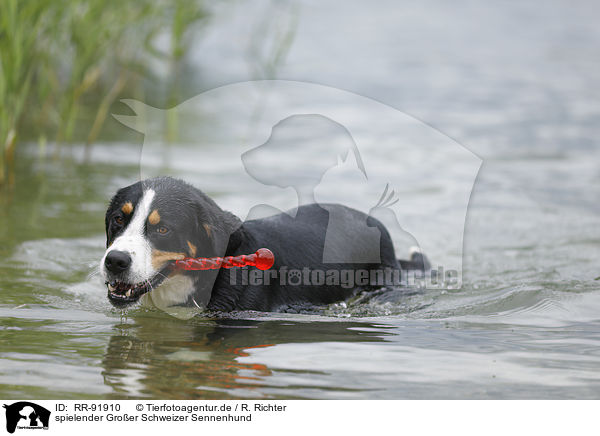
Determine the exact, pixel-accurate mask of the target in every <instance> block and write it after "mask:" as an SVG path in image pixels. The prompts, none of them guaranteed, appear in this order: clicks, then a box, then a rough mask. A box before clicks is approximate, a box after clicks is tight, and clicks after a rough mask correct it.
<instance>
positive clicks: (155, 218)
mask: <svg viewBox="0 0 600 436" xmlns="http://www.w3.org/2000/svg"><path fill="white" fill-rule="evenodd" d="M148 222H149V223H150V224H152V225H153V226H155V225H156V224H158V223H159V222H160V214H159V213H158V210H156V209H154V210H153V211H152V213H151V214H150V216H148Z"/></svg>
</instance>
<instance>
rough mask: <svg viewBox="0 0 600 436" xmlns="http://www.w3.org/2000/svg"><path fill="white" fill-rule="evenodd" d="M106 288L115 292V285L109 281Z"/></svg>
mask: <svg viewBox="0 0 600 436" xmlns="http://www.w3.org/2000/svg"><path fill="white" fill-rule="evenodd" d="M108 290H109V291H110V292H115V287H114V286H113V285H111V284H110V283H109V284H108Z"/></svg>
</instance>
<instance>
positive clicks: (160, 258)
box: [152, 250, 185, 270]
mask: <svg viewBox="0 0 600 436" xmlns="http://www.w3.org/2000/svg"><path fill="white" fill-rule="evenodd" d="M183 258H185V253H175V252H173V251H161V250H152V267H153V268H154V269H156V270H158V269H160V268H161V267H162V266H163V265H164V264H165V263H166V262H168V261H170V260H181V259H183Z"/></svg>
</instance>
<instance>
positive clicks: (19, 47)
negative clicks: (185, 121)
mask: <svg viewBox="0 0 600 436" xmlns="http://www.w3.org/2000/svg"><path fill="white" fill-rule="evenodd" d="M206 19H207V12H206V10H205V7H204V4H203V2H202V1H200V0H175V1H160V0H0V185H2V184H5V183H7V182H8V183H11V182H12V180H13V178H14V175H12V174H11V171H12V168H13V165H12V161H13V156H14V151H15V148H16V146H17V144H18V141H19V140H20V139H28V140H31V139H39V141H40V144H45V143H46V141H47V139H48V138H51V139H54V140H55V141H56V142H57V143H59V144H60V143H65V142H67V143H68V142H72V141H73V140H75V139H77V140H78V141H82V142H87V143H88V144H89V143H91V142H93V141H94V140H95V139H96V138H97V136H98V134H99V132H100V130H101V129H102V125H103V123H104V120H105V119H106V116H107V113H108V111H109V108H110V105H111V103H112V102H113V101H115V100H116V99H118V98H119V97H121V96H122V95H123V91H124V90H125V89H127V92H128V94H127V96H129V97H131V96H132V94H133V95H135V93H136V89H137V88H138V87H139V86H141V85H140V83H142V82H143V81H144V80H146V79H148V78H149V77H151V76H152V71H151V69H150V66H149V62H148V60H149V59H154V60H155V59H156V58H160V59H161V60H163V61H166V62H167V63H168V65H169V68H170V70H171V72H172V77H171V83H172V84H173V85H172V86H170V88H171V89H170V91H169V96H168V101H167V102H165V103H167V104H168V103H173V102H175V101H176V100H177V98H178V92H177V83H179V80H178V74H179V73H178V71H180V69H181V67H180V64H181V62H182V59H183V58H184V55H185V53H186V51H187V49H188V45H189V34H190V29H192V28H193V27H194V25H197V24H203V22H204V21H206ZM161 33H166V34H168V35H170V41H171V45H170V47H169V49H167V50H166V51H163V52H161V51H158V50H157V49H156V48H155V46H154V40H155V37H156V36H157V35H159V34H161Z"/></svg>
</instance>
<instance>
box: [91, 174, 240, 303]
mask: <svg viewBox="0 0 600 436" xmlns="http://www.w3.org/2000/svg"><path fill="white" fill-rule="evenodd" d="M105 224H106V246H107V250H106V253H105V254H104V256H103V258H102V261H101V263H100V271H101V274H102V277H103V279H104V281H105V283H106V285H107V287H108V298H109V300H110V301H111V302H112V303H113V305H115V306H118V307H122V306H126V305H128V304H131V303H134V302H136V301H138V300H139V299H140V297H142V296H143V295H145V294H147V293H148V292H151V291H154V292H156V291H159V290H160V291H161V292H163V291H165V290H168V293H169V294H171V295H167V296H163V298H166V299H168V300H169V301H170V302H171V303H173V304H182V303H185V302H186V301H187V300H188V298H189V297H190V294H191V293H193V292H196V291H198V289H199V288H204V291H205V292H209V293H210V290H211V289H212V283H205V284H204V285H205V286H200V287H199V286H198V284H199V281H201V280H202V278H203V277H204V278H207V277H212V278H213V280H214V277H215V275H214V274H213V275H212V276H210V275H207V274H204V275H203V274H202V273H203V272H181V271H175V269H174V268H173V263H174V261H176V260H180V259H183V258H185V257H214V256H223V255H224V254H225V250H226V248H227V244H228V240H229V236H230V235H231V233H232V232H233V231H235V229H236V228H237V227H238V226H239V220H238V219H237V218H236V217H235V216H233V215H232V214H230V213H229V212H225V211H223V210H222V209H221V208H219V206H217V205H216V204H215V202H214V201H212V200H211V199H210V198H209V197H207V196H206V195H205V194H203V193H202V192H201V191H199V190H198V189H196V188H194V187H193V186H191V185H189V184H187V183H185V182H183V181H181V180H177V179H173V178H169V177H160V178H155V179H149V180H144V181H141V182H138V183H135V184H133V185H131V186H128V187H126V188H123V189H120V190H119V191H118V192H117V194H116V195H115V196H114V197H113V199H112V200H111V202H110V206H109V207H108V210H107V211H106V219H105ZM182 276H183V277H184V278H186V279H187V283H189V285H188V286H186V287H185V289H177V287H173V286H171V287H167V286H166V285H167V283H168V282H169V281H172V279H173V278H175V277H179V278H181V277H182ZM167 288H168V289H167ZM179 288H181V286H179ZM207 298H210V295H208V296H206V295H204V296H202V298H201V299H202V300H203V301H204V302H205V303H206V302H207Z"/></svg>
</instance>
